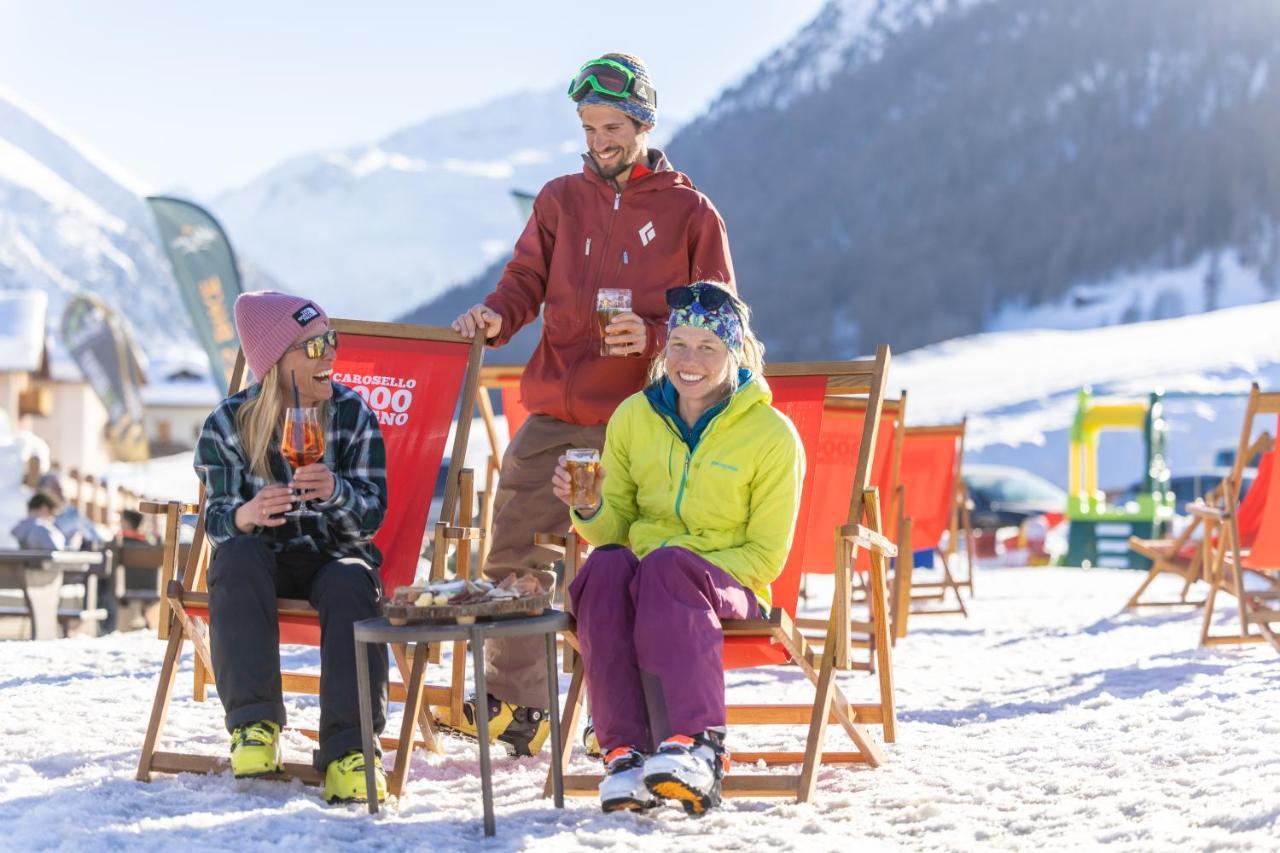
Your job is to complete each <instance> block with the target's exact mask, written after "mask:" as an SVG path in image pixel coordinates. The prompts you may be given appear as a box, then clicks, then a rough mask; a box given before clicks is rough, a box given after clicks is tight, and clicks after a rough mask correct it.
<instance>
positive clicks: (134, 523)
mask: <svg viewBox="0 0 1280 853" xmlns="http://www.w3.org/2000/svg"><path fill="white" fill-rule="evenodd" d="M144 520H145V516H143V514H142V513H140V512H138V511H137V510H136V509H125V510H121V511H120V542H121V544H122V545H125V546H128V545H155V544H156V540H155V537H153V536H149V535H147V533H145V532H144V531H143V529H142V523H143V521H144Z"/></svg>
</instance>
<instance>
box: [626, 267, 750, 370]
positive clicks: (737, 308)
mask: <svg viewBox="0 0 1280 853" xmlns="http://www.w3.org/2000/svg"><path fill="white" fill-rule="evenodd" d="M703 283H704V284H712V285H715V286H716V287H718V288H720V289H721V290H728V289H729V287H728V285H726V284H723V283H721V282H718V281H708V282H703ZM729 304H730V305H732V306H733V310H734V312H735V313H736V314H737V315H738V319H739V320H741V321H742V352H741V353H737V352H734V351H733V350H732V349H730V350H729V361H728V371H729V375H728V376H727V377H725V380H726V381H727V382H728V383H729V390H730V393H733V392H734V391H737V390H738V371H739V369H741V368H743V367H745V368H746V369H747V370H749V371H751V375H752V376H760V375H761V374H762V373H764V344H763V343H761V342H760V339H759V338H757V337H756V335H755V332H753V331H751V309H750V308H748V307H747V303H745V302H743V301H742V300H741V299H739V298H738V297H737V296H735V295H734V294H733V293H730V294H729ZM666 375H667V351H666V347H663V348H662V352H660V353H658V355H657V356H656V357H655V358H654V359H653V361H652V362H651V363H650V364H649V376H648V378H647V379H646V380H645V383H646V384H653V383H654V382H660V381H661V380H662V377H664V376H666Z"/></svg>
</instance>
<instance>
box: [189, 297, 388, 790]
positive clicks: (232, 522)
mask: <svg viewBox="0 0 1280 853" xmlns="http://www.w3.org/2000/svg"><path fill="white" fill-rule="evenodd" d="M235 320H236V330H237V331H238V332H239V333H240V345H241V348H242V349H243V351H244V354H245V359H246V360H247V361H248V363H249V368H250V369H251V370H252V371H253V376H254V379H255V380H256V381H255V382H254V384H252V385H250V386H249V387H248V388H246V389H245V390H244V391H241V392H239V393H236V394H232V395H231V396H230V397H227V398H226V399H225V400H223V401H222V402H221V403H219V404H218V406H217V407H216V408H215V409H214V410H213V413H212V414H211V415H209V418H208V420H206V421H205V424H204V429H203V431H202V433H201V435H200V441H199V443H198V444H197V445H196V462H195V464H196V471H197V472H198V473H199V475H200V479H201V480H202V482H203V483H204V487H205V516H204V522H205V531H206V533H207V535H208V537H209V541H210V542H211V543H212V544H213V549H214V550H213V560H212V562H211V564H210V567H209V621H210V629H211V630H210V634H211V637H210V640H211V643H210V646H211V651H212V653H213V670H214V678H215V680H216V682H217V685H218V697H219V698H220V699H221V700H222V705H223V708H224V710H225V711H226V725H227V731H228V732H230V733H231V769H232V773H233V774H234V775H235V776H236V777H246V776H263V775H267V774H270V773H274V772H277V771H278V770H280V769H281V767H282V766H283V765H282V763H281V754H280V728H281V726H283V725H284V724H285V707H284V700H283V696H282V693H281V684H280V626H279V622H278V619H277V614H276V599H277V598H303V599H307V600H309V601H310V602H311V605H312V606H313V607H315V608H316V610H318V611H319V613H320V631H321V635H320V636H321V640H320V662H321V671H320V748H319V749H317V750H316V751H315V753H314V757H313V761H314V764H315V766H316V769H318V770H320V771H321V772H323V773H324V774H325V799H326V800H328V801H329V802H335V801H343V802H349V801H359V800H365V799H367V794H368V792H367V791H366V788H365V773H364V770H365V766H364V758H363V756H362V753H361V751H360V745H361V744H360V708H359V702H358V699H357V690H356V658H355V642H354V639H353V634H352V627H351V626H352V624H353V623H355V622H357V621H359V620H361V619H368V618H370V617H373V616H377V615H378V595H379V593H380V581H379V577H378V573H377V568H378V565H379V563H380V562H381V555H380V554H379V553H378V549H377V548H376V547H375V546H374V544H373V534H374V533H375V532H377V530H378V527H379V526H380V525H381V524H382V518H383V515H384V513H385V512H386V505H387V480H386V452H385V449H384V448H383V444H382V434H381V432H380V431H379V429H378V421H377V418H376V416H375V415H374V414H373V412H372V411H371V410H370V409H369V407H368V406H367V405H365V403H364V401H363V400H362V399H361V398H360V396H359V395H358V394H356V393H355V392H354V391H352V390H351V389H349V388H347V387H346V386H343V385H338V384H336V383H334V382H332V381H331V374H332V372H333V362H334V358H335V356H336V350H337V347H338V333H337V332H335V331H333V330H332V329H330V328H329V318H328V316H326V314H325V313H324V311H323V310H321V309H320V307H319V306H317V305H316V304H315V303H314V302H312V301H310V300H308V299H304V298H302V297H298V296H290V295H288V294H285V293H277V292H275V291H270V290H263V291H257V292H254V293H245V294H242V295H241V296H240V297H239V298H238V299H237V300H236V305H235ZM294 406H300V407H302V408H308V409H315V410H316V412H317V415H318V421H319V424H320V427H321V429H323V430H324V435H325V438H326V441H325V450H324V457H323V459H322V460H321V461H319V462H316V463H314V464H311V465H305V466H302V467H299V468H298V469H297V470H291V469H290V466H289V465H288V463H287V462H286V460H285V457H284V456H283V454H282V453H281V448H280V445H281V435H282V428H283V424H284V419H285V412H286V410H287V409H288V408H290V407H294ZM298 499H302V500H311V501H312V504H311V505H312V506H313V507H314V509H316V510H317V511H318V515H313V516H303V517H299V518H297V519H296V520H295V519H293V518H285V517H283V516H282V515H281V513H284V512H285V511H286V510H288V509H289V508H290V507H291V506H292V505H293V503H294V501H295V500H298ZM369 676H370V682H371V687H372V688H373V696H374V697H375V698H374V708H373V719H374V727H375V728H376V729H377V731H378V732H381V731H382V729H383V726H384V725H385V723H386V701H387V699H386V696H387V653H386V648H385V647H383V646H370V648H369ZM376 778H377V792H376V793H377V797H378V799H383V798H385V797H386V783H385V781H384V777H383V774H382V767H381V762H380V761H379V763H378V767H377V768H376Z"/></svg>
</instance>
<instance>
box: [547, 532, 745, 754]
mask: <svg viewBox="0 0 1280 853" xmlns="http://www.w3.org/2000/svg"><path fill="white" fill-rule="evenodd" d="M569 599H570V603H571V604H572V606H573V612H574V615H575V616H576V617H577V621H578V642H579V644H580V646H581V649H582V663H583V666H584V668H585V672H586V679H587V695H588V696H589V697H590V699H591V714H592V719H593V720H594V723H595V728H596V737H597V738H599V740H600V747H601V749H603V750H604V751H605V753H606V754H607V753H608V752H609V751H610V750H613V749H616V748H618V747H620V746H633V747H636V748H637V749H640V750H642V751H647V752H651V751H653V750H654V749H655V748H656V747H657V745H658V744H659V743H661V742H662V741H663V740H665V739H666V738H668V737H670V736H671V735H673V734H681V735H695V734H698V733H700V732H702V731H705V730H706V729H709V728H712V727H715V726H723V725H724V724H725V708H724V705H725V700H724V668H723V665H722V653H723V649H724V637H723V635H722V634H721V632H720V620H721V619H745V618H749V617H755V616H757V615H758V613H759V607H758V606H757V604H756V598H755V595H754V594H753V593H752V592H751V591H750V590H748V589H747V588H746V587H744V586H742V584H740V583H738V582H737V581H736V580H734V579H733V578H732V577H731V576H730V575H729V574H728V573H727V572H725V571H724V570H723V569H721V568H719V567H717V566H715V565H712V564H711V563H709V562H708V561H706V560H704V559H703V558H702V557H700V556H698V555H697V554H695V553H693V552H692V551H689V550H686V549H684V548H659V549H658V550H656V551H653V552H652V553H650V554H648V555H646V556H645V558H644V559H642V560H641V559H637V558H636V555H635V554H633V553H631V551H630V550H629V549H627V548H624V547H622V546H620V545H606V546H604V547H602V548H597V549H596V550H595V551H594V552H592V554H591V556H590V557H589V558H588V559H587V562H586V563H585V564H584V565H583V567H582V570H581V571H580V572H579V573H578V576H577V577H576V578H574V581H573V583H572V584H570V586H569Z"/></svg>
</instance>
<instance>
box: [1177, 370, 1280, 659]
mask: <svg viewBox="0 0 1280 853" xmlns="http://www.w3.org/2000/svg"><path fill="white" fill-rule="evenodd" d="M1260 414H1280V393H1274V392H1273V393H1268V394H1264V393H1262V390H1261V388H1259V386H1258V383H1256V382H1255V383H1253V387H1252V388H1251V389H1250V391H1249V402H1248V405H1247V407H1246V409H1245V416H1244V423H1243V425H1242V426H1241V430H1240V442H1239V445H1238V448H1239V450H1238V451H1237V454H1236V461H1235V463H1234V464H1233V465H1232V468H1231V471H1232V473H1231V475H1230V476H1231V477H1232V479H1233V480H1234V481H1235V482H1233V483H1232V484H1231V486H1229V487H1228V488H1226V489H1225V490H1224V495H1225V498H1226V504H1225V506H1224V507H1223V508H1221V509H1215V508H1213V507H1209V506H1204V505H1200V504H1198V503H1192V504H1188V505H1187V509H1188V510H1189V511H1190V512H1191V513H1192V514H1193V515H1195V516H1196V517H1198V518H1199V519H1200V520H1201V521H1203V522H1204V525H1205V531H1204V535H1203V536H1202V537H1201V547H1202V548H1203V549H1204V553H1205V556H1204V565H1205V567H1206V574H1205V580H1206V581H1208V583H1209V594H1208V596H1207V597H1206V598H1205V604H1204V613H1203V618H1202V620H1201V627H1200V644H1201V645H1204V646H1219V645H1235V644H1241V643H1258V642H1267V643H1270V644H1271V646H1272V647H1273V648H1275V649H1276V651H1280V636H1277V633H1276V627H1275V626H1280V609H1277V606H1276V603H1277V602H1280V561H1277V564H1276V565H1274V566H1267V567H1257V566H1250V565H1248V564H1247V562H1248V560H1249V557H1250V553H1248V552H1247V551H1246V548H1245V545H1244V543H1243V542H1242V541H1241V537H1240V526H1239V502H1238V499H1237V497H1236V496H1237V495H1238V494H1239V492H1240V485H1239V481H1240V478H1241V476H1242V474H1241V471H1242V469H1243V465H1244V462H1245V460H1246V459H1248V457H1247V456H1244V454H1243V452H1242V451H1244V450H1245V449H1246V448H1248V447H1250V446H1251V445H1250V441H1249V439H1250V437H1251V435H1252V434H1253V425H1254V419H1255V418H1256V416H1257V415H1260ZM1271 452H1273V453H1275V452H1277V451H1275V450H1272V451H1271ZM1277 475H1278V472H1275V471H1274V469H1273V473H1272V478H1273V479H1274V477H1276V476H1277ZM1255 485H1256V484H1255ZM1270 486H1271V484H1268V487H1269V488H1270ZM1250 494H1253V491H1252V490H1250ZM1271 494H1273V495H1274V494H1276V493H1275V492H1274V491H1272V492H1271ZM1262 498H1263V499H1264V500H1265V501H1266V504H1265V506H1264V509H1263V512H1264V515H1263V519H1262V524H1263V525H1264V527H1266V526H1268V521H1269V520H1270V519H1268V517H1267V510H1270V511H1271V512H1274V513H1277V514H1280V506H1276V507H1275V508H1272V506H1271V505H1272V503H1277V504H1280V496H1277V497H1276V498H1275V500H1274V501H1273V500H1272V499H1271V498H1270V497H1268V496H1262ZM1275 524H1280V519H1278V520H1277V521H1276V522H1275ZM1270 526H1274V524H1273V525H1270ZM1250 550H1252V549H1250ZM1246 575H1253V576H1255V577H1257V578H1260V579H1262V580H1263V581H1264V582H1266V584H1267V588H1266V589H1262V590H1251V589H1247V588H1246V587H1245V583H1244V579H1245V576H1246ZM1222 592H1225V593H1228V594H1230V595H1234V596H1235V598H1236V602H1237V603H1238V604H1239V630H1238V631H1236V632H1234V633H1228V634H1214V633H1213V614H1214V606H1215V604H1216V603H1217V598H1218V594H1219V593H1222ZM1255 628H1256V629H1257V630H1256V632H1255V631H1254V630H1253V629H1255Z"/></svg>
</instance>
